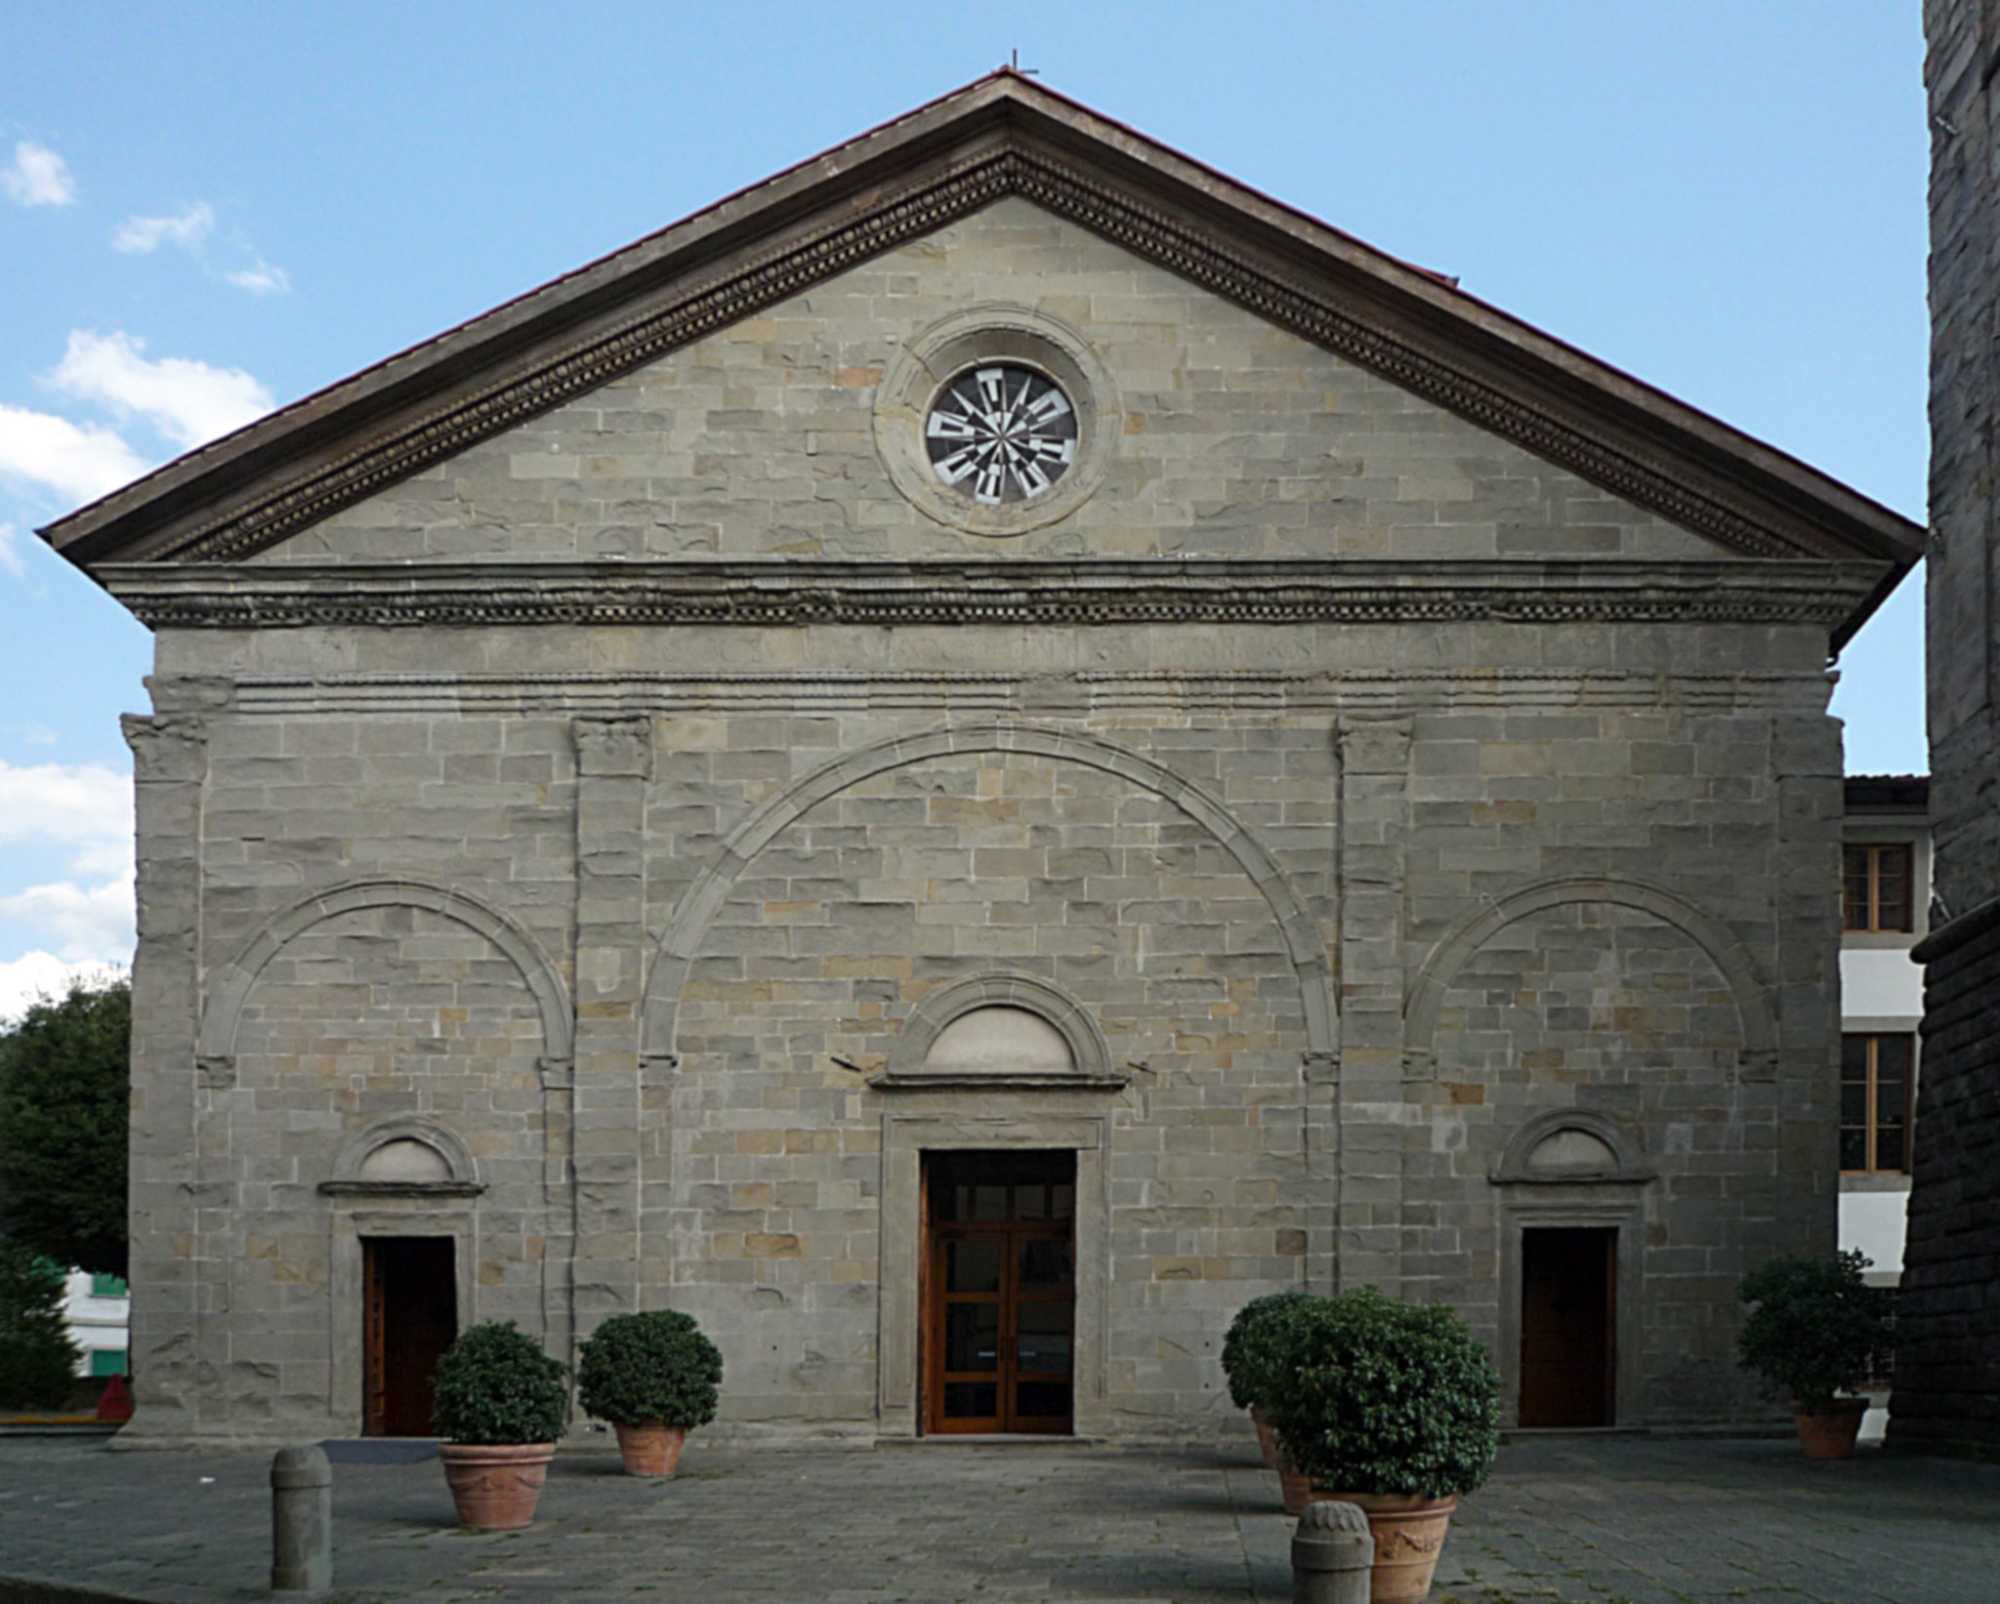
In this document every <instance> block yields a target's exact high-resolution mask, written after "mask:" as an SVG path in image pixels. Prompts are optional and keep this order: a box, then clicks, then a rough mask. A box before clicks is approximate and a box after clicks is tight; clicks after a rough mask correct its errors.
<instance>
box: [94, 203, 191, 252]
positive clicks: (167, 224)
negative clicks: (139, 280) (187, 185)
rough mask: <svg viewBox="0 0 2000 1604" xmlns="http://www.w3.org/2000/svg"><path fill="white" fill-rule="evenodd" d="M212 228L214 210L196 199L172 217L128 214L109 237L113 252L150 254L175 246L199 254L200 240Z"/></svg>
mask: <svg viewBox="0 0 2000 1604" xmlns="http://www.w3.org/2000/svg"><path fill="white" fill-rule="evenodd" d="M214 230H215V209H214V208H213V207H212V206H210V205H209V204H208V202H207V201H196V202H195V203H194V204H193V205H192V206H190V207H188V208H187V209H186V210H185V211H183V212H181V213H180V214H179V215H178V216H175V217H128V218H126V219H125V221H124V222H122V223H120V224H119V225H118V231H117V232H116V233H115V234H113V235H112V236H111V248H112V249H113V250H114V251H138V252H141V253H151V252H153V251H156V250H158V249H159V248H160V247H161V246H162V245H178V246H180V248H181V249H182V250H184V251H192V252H193V253H194V254H196V255H197V256H198V255H200V254H201V242H202V241H203V240H205V239H207V238H208V236H209V235H210V234H211V233H213V232H214Z"/></svg>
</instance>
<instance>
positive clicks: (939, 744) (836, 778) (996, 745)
mask: <svg viewBox="0 0 2000 1604" xmlns="http://www.w3.org/2000/svg"><path fill="white" fill-rule="evenodd" d="M981 752H1017V753H1021V754H1023V755H1024V756H1033V757H1045V758H1050V759H1054V760H1056V761H1059V762H1071V763H1081V764H1084V765H1086V766H1088V767H1090V768H1094V769H1101V770H1103V771H1105V772H1106V773H1110V774H1116V775H1119V776H1120V777H1122V778H1124V779H1126V780H1129V781H1130V782H1131V783H1132V784H1134V785H1136V786H1138V787H1140V788H1141V789H1142V790H1146V791H1150V792H1152V793H1154V794H1155V795H1156V796H1159V797H1161V798H1162V799H1164V800H1165V801H1167V802H1170V803H1172V804H1173V805H1174V806H1175V807H1177V808H1179V809H1180V810H1181V811H1182V812H1183V813H1185V814H1187V815H1188V817H1189V818H1191V819H1193V820H1194V821H1195V822H1196V823H1198V824H1200V825H1202V826H1203V827H1204V828H1205V829H1206V830H1208V832H1209V833H1210V834H1211V835H1212V836H1214V837H1215V839H1216V841H1217V842H1218V843H1219V844H1220V845H1221V846H1222V847H1223V849H1224V850H1225V851H1227V852H1228V853H1229V854H1230V856H1231V857H1233V858H1234V859H1235V860H1236V862H1237V864H1238V865H1239V866H1240V867H1241V868H1242V870H1243V872H1244V873H1245V874H1247V875H1248V876H1249V877H1250V879H1251V881H1252V883H1253V884H1255V885H1256V887H1257V890H1258V892H1259V894H1260V895H1261V896H1262V897H1263V898H1264V901H1265V902H1266V903H1267V904H1269V906H1270V909H1271V916H1272V918H1273V919H1274V920H1275V921H1276V923H1277V926H1278V929H1279V932H1280V933H1281V935H1282V936H1283V938H1284V942H1285V949H1286V952H1287V954H1288V956H1289V958H1290V960H1291V966H1292V970H1293V973H1294V974H1295V975H1296V976H1297V978H1298V983H1299V992H1300V997H1301V1000H1302V1002H1303V1004H1304V1009H1305V1022H1306V1046H1307V1050H1308V1051H1311V1052H1330V1051H1332V1049H1333V1040H1334V1030H1333V1018H1334V1012H1333V976H1332V970H1331V968H1330V967H1329V965H1328V963H1327V959H1326V949H1325V947H1324V945H1323V944H1322V943H1321V940H1320V935H1319V930H1318V928H1317V926H1316V925H1315V924H1314V922H1313V920H1312V918H1311V916H1310V915H1308V914H1307V912H1306V910H1305V907H1304V906H1303V905H1302V904H1301V903H1300V902H1299V900H1298V897H1297V896H1296V895H1295V894H1294V892H1293V891H1292V888H1291V886H1290V884H1289V883H1288V881H1287V880H1286V877H1285V874H1284V871H1283V870H1281V869H1280V868H1279V867H1278V865H1277V863H1276V861H1275V860H1274V859H1273V858H1272V857H1271V854H1270V852H1269V850H1268V849H1267V848H1266V847H1265V846H1264V844H1263V843H1262V842H1260V841H1258V840H1257V839H1256V838H1255V837H1254V836H1252V835H1251V834H1250V833H1249V831H1248V830H1247V829H1246V828H1245V827H1244V826H1243V824H1242V823H1241V822H1240V821H1239V820H1238V819H1237V818H1236V817H1235V816H1234V815H1232V814H1231V813H1230V812H1229V810H1228V809H1227V808H1225V807H1224V806H1223V805H1222V804H1221V803H1220V802H1218V801H1216V800H1215V799H1214V798H1213V797H1211V796H1209V795H1208V794H1207V793H1206V792H1204V791H1202V790H1201V789H1200V788H1199V787H1198V786H1196V785H1194V784H1193V783H1191V782H1190V781H1188V780H1186V779H1184V778H1183V777H1182V776H1180V775H1178V774H1175V773H1174V772H1173V771H1172V770H1171V769H1168V768H1166V767H1164V766H1162V765H1161V764H1158V763H1155V762H1153V761H1152V760H1151V759H1150V758H1145V757H1141V756H1140V755H1139V754H1138V753H1136V752H1133V751H1130V750H1128V749H1126V748H1124V747H1121V746H1116V745H1113V744H1112V743H1111V742H1109V741H1101V740H1097V739H1093V738H1090V737H1086V736H1080V735H1072V734H1069V733H1067V732H1065V731H1061V730H1049V729H1041V728H1038V727H1035V726H1033V725H1024V724H1003V723H982V724H967V725H962V726H959V727H956V728H952V729H945V730H936V731H933V732H931V733H929V734H926V735H917V736H909V737H904V738H898V739H895V740H889V741H883V742H881V743H879V744H877V745H875V746H869V747H863V748H862V749H861V750H859V751H856V752H850V753H849V754H847V755H846V756H845V757H842V758H837V759H836V760H834V761H833V762H831V763H828V764H826V765H825V766H824V767H822V768H820V769H818V770H816V771H814V772H813V773H811V774H809V775H807V776H806V777H805V778H804V779H802V780H800V781H799V782H798V783H797V784H796V785H794V786H793V787H792V788H791V789H790V790H789V791H786V792H785V793H784V794H783V795H781V796H778V797H775V798H773V799H772V800H771V801H769V802H767V803H765V804H764V806H763V807H762V808H760V809H759V810H758V811H757V812H756V813H754V814H752V815H751V816H750V817H749V818H748V819H746V820H745V821H744V822H743V823H742V824H741V825H739V826H738V827H737V828H736V830H735V831H734V832H733V833H732V834H731V835H730V837H729V839H728V841H727V842H725V843H724V845H723V847H722V849H721V851H719V852H718V853H717V854H716V856H715V857H714V858H713V859H711V860H710V862H709V863H708V865H707V866H706V867H705V868H704V869H703V870H702V871H701V873H700V874H699V875H697V876H696V877H695V881H694V884H693V885H691V886H690V887H689V888H688V891H687V895H686V896H684V897H683V898H682V899H681V902H680V905H679V907H677V908H676V909H675V910H674V917H673V919H672V921H671V922H670V923H669V924H668V926H667V931H666V934H665V935H664V936H663V937H662V938H661V940H660V945H659V947H658V948H657V949H656V951H655V953H654V956H653V962H652V964H651V966H650V969H649V972H648V974H647V977H646V992H645V996H646V1002H645V1025H644V1032H643V1036H642V1048H641V1050H642V1052H643V1053H644V1054H645V1055H646V1056H648V1057H665V1056H668V1055H670V1054H671V1053H672V1052H673V1050H674V1029H675V1025H674V1022H675V1016H676V1014H677V1013H678V1011H679V1006H680V994H681V987H682V984H683V982H684V981H685V980H686V978H687V973H688V968H689V966H690V965H691V964H692V963H693V962H694V959H695V957H696V955H697V954H698V953H699V952H700V950H701V943H702V938H703V935H704V933H705V932H706V930H707V928H708V923H709V920H710V919H712V918H713V917H714V916H715V913H716V911H717V910H718V909H719V908H720V907H721V906H722V904H723V903H724V901H725V900H727V898H728V896H729V891H730V888H731V887H732V886H733V885H734V884H735V882H736V880H737V878H738V876H740V875H741V874H742V873H743V872H744V871H745V870H746V869H748V868H749V866H750V863H751V860H752V859H754V858H755V857H756V856H757V854H758V853H759V852H761V851H762V850H763V849H764V848H765V847H766V846H768V845H769V844H770V842H771V841H772V840H773V839H774V838H775V837H776V836H777V835H778V833H779V832H780V831H781V830H783V829H784V828H785V827H786V826H787V825H789V824H791V823H792V822H793V821H794V820H796V819H797V818H798V817H799V816H800V815H801V814H803V813H805V812H806V810H807V809H808V808H811V807H814V806H816V805H817V804H818V803H820V802H823V801H825V800H826V799H827V798H828V797H831V796H834V795H837V794H838V793H839V792H841V791H844V790H846V789H847V788H848V787H849V786H852V785H856V784H859V783H860V782H861V781H863V780H867V779H870V778H872V777H873V776H875V775H877V774H882V773H885V772H887V771H888V770H890V769H896V768H903V767H906V766H908V765H909V764H912V763H921V762H925V761H927V760H929V759H931V758H937V757H950V756H960V755H967V754H973V753H981Z"/></svg>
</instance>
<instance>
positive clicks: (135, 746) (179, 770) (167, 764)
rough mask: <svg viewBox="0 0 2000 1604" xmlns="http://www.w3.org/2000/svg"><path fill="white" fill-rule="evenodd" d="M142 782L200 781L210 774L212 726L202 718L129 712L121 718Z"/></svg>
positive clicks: (121, 724)
mask: <svg viewBox="0 0 2000 1604" xmlns="http://www.w3.org/2000/svg"><path fill="white" fill-rule="evenodd" d="M118 723H119V727H120V728H121V729H123V730H124V732H125V744H126V745H127V746H129V747H131V748H132V769H133V774H134V777H135V778H137V779H138V781H139V782H140V783H141V784H145V783H147V782H149V781H150V782H165V783H170V784H171V783H178V784H188V783H193V782H199V781H201V780H203V779H205V778H206V777H207V774H208V727H207V726H206V725H205V724H203V723H202V721H201V720H200V719H198V718H188V717H184V716H181V715H175V714H168V715H156V716H148V715H146V714H144V713H127V714H125V715H123V716H122V717H121V718H120V719H119V720H118Z"/></svg>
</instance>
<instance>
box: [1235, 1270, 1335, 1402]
mask: <svg viewBox="0 0 2000 1604" xmlns="http://www.w3.org/2000/svg"><path fill="white" fill-rule="evenodd" d="M1312 1301H1313V1298H1312V1294H1311V1293H1309V1292H1267V1293H1265V1294H1264V1296H1262V1297H1261V1298H1252V1299H1251V1300H1250V1301H1249V1302H1248V1303H1246V1304H1244V1305H1243V1307H1242V1308H1240V1309H1238V1310H1237V1311H1236V1318H1235V1319H1234V1320H1232V1321H1230V1322H1229V1331H1228V1333H1227V1334H1226V1335H1225V1336H1224V1337H1223V1339H1222V1373H1223V1375H1224V1376H1226V1377H1227V1378H1228V1380H1229V1399H1230V1402H1232V1403H1233V1404H1235V1405H1236V1407H1237V1408H1238V1409H1252V1408H1255V1407H1257V1406H1258V1404H1259V1402H1260V1401H1261V1399H1262V1397H1263V1393H1264V1388H1265V1379H1264V1378H1265V1377H1266V1376H1267V1375H1268V1374H1269V1373H1270V1370H1271V1367H1272V1366H1273V1365H1274V1364H1276V1363H1277V1362H1278V1360H1279V1358H1280V1356H1281V1354H1282V1351H1283V1344H1282V1342H1281V1341H1280V1340H1279V1338H1278V1332H1279V1330H1280V1328H1281V1326H1282V1324H1283V1320H1284V1316H1285V1315H1286V1314H1288V1313H1290V1312H1291V1311H1293V1310H1295V1309H1297V1308H1298V1307H1299V1305H1300V1304H1304V1303H1310V1302H1312Z"/></svg>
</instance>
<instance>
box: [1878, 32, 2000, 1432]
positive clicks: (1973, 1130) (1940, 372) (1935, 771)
mask: <svg viewBox="0 0 2000 1604" xmlns="http://www.w3.org/2000/svg"><path fill="white" fill-rule="evenodd" d="M1924 36H1925V39H1926V41H1927V43H1928V47H1929V49H1928V54H1927V57H1926V60H1925V64H1924V80H1925V83H1926V85H1927V86H1928V89H1929V93H1930V112H1931V190H1930V201H1931V260H1930V290H1931V297H1930V298H1931V498H1930V499H1931V541H1930V549H1929V563H1928V572H1927V575H1926V604H1925V610H1926V646H1927V655H1928V674H1929V679H1930V742H1931V787H1932V789H1931V798H1932V812H1933V818H1934V821H1935V828H1936V869H1935V878H1934V881H1933V884H1934V886H1935V888H1936V892H1937V898H1938V909H1937V913H1938V914H1939V916H1940V917H1938V918H1937V919H1936V920H1935V921H1934V928H1933V930H1932V932H1931V934H1930V936H1929V937H1928V939H1926V940H1925V941H1924V942H1923V943H1922V944H1921V945H1920V946H1919V947H1918V948H1917V949H1916V956H1917V958H1918V959H1919V960H1920V961H1922V962H1923V963H1924V965H1925V972H1924V1032H1923V1034H1924V1072H1923V1083H1922V1090H1921V1092H1920V1093H1919V1097H1918V1105H1917V1131H1918V1137H1917V1143H1916V1156H1915V1165H1914V1168H1913V1171H1912V1176H1911V1189H1910V1208H1909V1229H1908V1241H1907V1244H1906V1247H1905V1249H1904V1256H1903V1281H1902V1293H1901V1300H1902V1302H1901V1309H1902V1318H1903V1340H1902V1342H1901V1343H1900V1345H1899V1347H1898V1350H1897V1354H1896V1396H1895V1406H1894V1411H1893V1415H1892V1418H1891V1424H1890V1428H1889V1442H1890V1444H1891V1445H1892V1446H1896V1447H1906V1448H1922V1449H1930V1450H1941V1451H1947V1452H1955V1453H1967V1454H1976V1455H1980V1456H1983V1457H1988V1458H1993V1457H2000V1274H1996V1268H2000V790H1996V787H2000V692H1996V677H2000V573H1996V571H1995V563H1996V559H2000V542H1997V541H1996V540H1995V518H1994V504H1993V494H1994V487H1993V473H1994V461H1993V429H1994V417H1995V411H1996V406H2000V357H1996V353H1995V349H1994V340H1993V328H1994V318H1995V316H1996V314H2000V187H1996V182H1995V169H1994V158H1995V155H1996V151H2000V124H1996V122H1995V119H1994V116H1993V105H1992V102H1993V88H1992V85H1993V75H1994V72H1995V70H1996V68H2000V8H1996V7H1995V6H1994V5H1993V4H1992V3H1991V0H1986V3H1982V4H1974V3H1973V0H1926V3H1925V5H1924Z"/></svg>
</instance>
